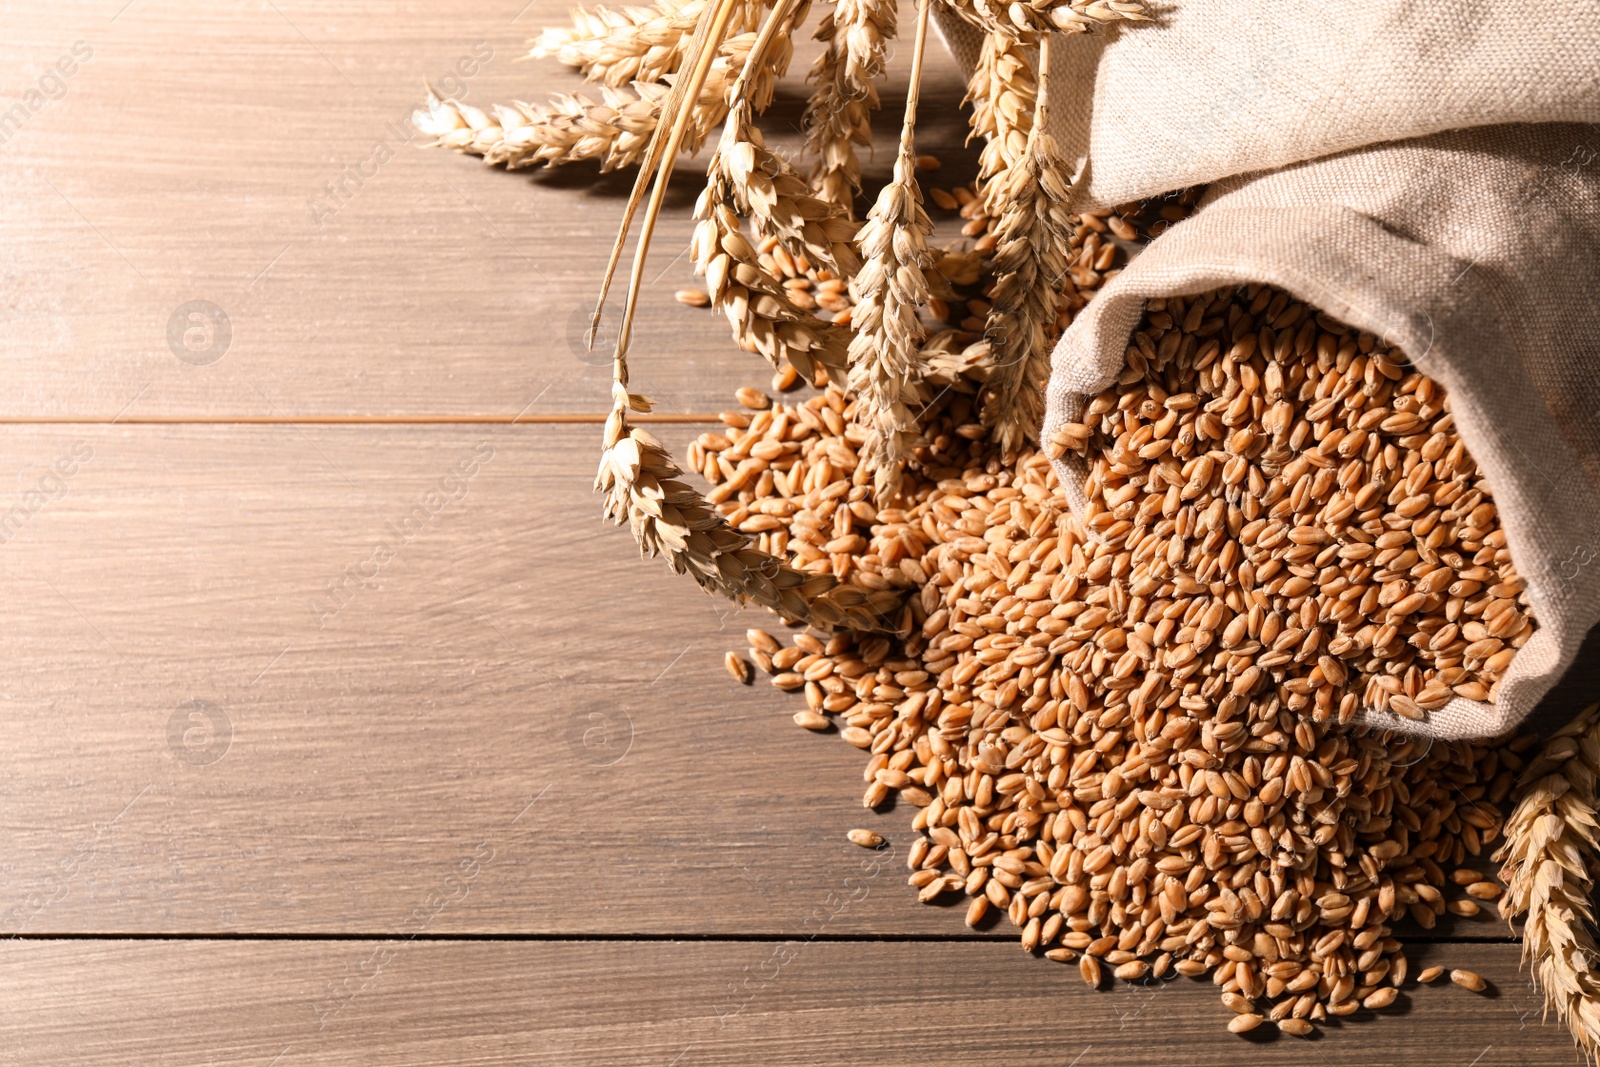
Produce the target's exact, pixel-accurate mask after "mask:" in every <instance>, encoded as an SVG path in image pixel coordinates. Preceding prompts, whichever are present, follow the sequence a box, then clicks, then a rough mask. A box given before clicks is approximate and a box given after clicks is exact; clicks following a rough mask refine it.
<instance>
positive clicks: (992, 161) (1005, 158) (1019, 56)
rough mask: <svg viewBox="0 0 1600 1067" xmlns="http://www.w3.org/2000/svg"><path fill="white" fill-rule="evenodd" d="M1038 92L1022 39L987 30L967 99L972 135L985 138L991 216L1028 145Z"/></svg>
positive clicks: (984, 189)
mask: <svg viewBox="0 0 1600 1067" xmlns="http://www.w3.org/2000/svg"><path fill="white" fill-rule="evenodd" d="M1037 96H1038V84H1037V81H1036V79H1035V76H1034V70H1033V63H1032V61H1031V60H1030V59H1029V58H1028V52H1027V49H1026V47H1025V46H1024V45H1023V44H1022V42H1021V41H1020V40H1019V39H1018V38H1017V37H1015V36H1013V35H1012V34H1007V33H987V34H984V36H983V43H982V45H981V46H980V47H979V50H978V62H977V64H976V65H975V66H974V67H973V70H972V77H971V79H970V80H969V81H968V83H967V97H966V101H965V102H967V103H970V104H971V105H972V119H971V122H972V133H973V136H981V137H983V139H984V145H983V150H982V151H981V152H980V153H979V155H978V179H979V183H980V185H981V194H982V196H983V200H984V205H985V213H986V214H988V215H990V216H994V215H998V214H999V213H1000V207H1001V205H1000V199H999V193H1000V188H1001V185H1002V182H1001V179H1002V178H1003V177H1004V176H1005V173H1006V171H1007V170H1008V169H1009V168H1010V167H1011V165H1012V164H1013V163H1014V162H1016V160H1017V159H1019V158H1021V156H1022V153H1023V151H1024V150H1025V149H1026V148H1027V144H1028V133H1029V132H1030V131H1031V130H1032V129H1033V112H1034V104H1035V100H1036V98H1037Z"/></svg>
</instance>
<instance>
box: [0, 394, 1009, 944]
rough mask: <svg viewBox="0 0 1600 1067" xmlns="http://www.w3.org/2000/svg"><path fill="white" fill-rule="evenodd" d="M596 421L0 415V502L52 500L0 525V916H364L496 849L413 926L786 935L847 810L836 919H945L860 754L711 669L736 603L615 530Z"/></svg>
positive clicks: (905, 833)
mask: <svg viewBox="0 0 1600 1067" xmlns="http://www.w3.org/2000/svg"><path fill="white" fill-rule="evenodd" d="M688 432H689V431H687V430H682V429H679V428H674V427H668V428H665V430H664V436H665V438H666V439H667V440H669V441H676V442H679V443H682V442H684V441H685V440H686V439H687V435H688ZM596 434H597V428H596V427H591V426H563V427H539V426H519V427H515V428H507V427H472V426H468V427H445V426H441V427H407V428H395V427H389V428H384V429H378V428H361V427H306V428H300V427H235V428H225V427H115V426H114V427H104V426H96V427H50V428H40V427H15V428H13V429H12V430H11V431H8V433H7V434H6V437H5V445H4V454H3V457H0V470H16V471H17V472H18V473H17V475H16V476H15V477H14V478H12V479H11V480H10V482H5V481H4V480H3V479H0V484H9V485H15V486H17V489H16V490H14V491H11V492H8V493H6V494H5V495H4V496H3V497H0V519H4V518H5V517H6V516H8V515H11V513H10V512H9V511H8V509H9V508H11V507H13V506H22V507H23V508H24V510H25V507H26V505H28V504H29V503H30V501H32V500H33V498H26V497H24V495H23V490H24V489H28V490H32V489H34V488H36V487H38V486H41V485H42V486H44V487H45V489H44V494H45V495H46V496H48V495H50V494H53V499H49V500H48V502H46V503H44V504H43V506H42V507H41V508H40V509H39V510H38V511H37V512H36V513H34V514H32V515H31V516H21V515H20V513H19V515H12V516H11V518H10V521H11V523H12V526H11V527H9V528H8V529H9V530H10V533H9V540H8V541H7V543H5V544H3V545H0V589H3V595H4V597H5V601H6V604H7V608H8V612H7V620H6V624H5V626H4V627H3V628H0V662H4V663H6V664H7V665H8V670H7V672H6V674H5V675H4V677H3V678H0V714H3V715H4V717H5V721H6V722H7V723H8V724H9V731H10V741H9V743H8V746H7V754H6V758H5V759H4V760H3V761H0V841H3V843H4V847H3V848H0V931H5V932H26V933H31V934H42V933H51V932H72V933H79V932H164V933H198V932H216V931H258V932H259V931H292V932H301V933H305V932H324V933H375V934H382V933H386V932H388V931H391V930H395V929H399V928H402V926H403V925H404V924H405V923H407V922H410V921H411V915H412V912H413V909H414V908H416V907H417V906H418V904H419V901H421V900H423V898H424V897H425V896H426V895H427V894H428V892H429V891H430V890H431V889H432V888H433V887H434V886H435V885H436V884H438V882H439V880H440V879H442V878H444V877H445V876H446V875H448V874H449V872H450V871H451V870H452V869H453V868H454V867H455V866H456V865H457V864H458V863H459V862H460V861H461V860H462V858H463V857H465V856H470V855H472V854H473V853H474V850H475V849H476V848H478V846H479V845H480V843H481V844H483V845H484V847H486V848H489V849H492V850H493V851H494V854H495V859H494V862H493V863H492V864H491V865H490V867H489V870H488V871H487V873H486V874H485V876H484V877H483V878H482V879H481V881H480V882H479V884H478V885H477V887H476V888H475V889H474V891H473V893H472V895H471V897H470V898H469V899H467V900H465V901H463V902H460V903H459V904H456V905H453V906H452V907H450V908H449V909H447V910H445V911H444V912H442V913H441V914H439V915H437V916H433V917H431V918H430V920H429V930H430V931H433V932H491V933H493V932H535V933H565V934H585V933H596V934H625V933H635V932H644V933H656V934H672V933H696V932H698V933H717V932H728V933H766V934H783V933H786V932H789V931H791V930H793V929H794V928H795V926H796V925H797V924H799V923H801V922H802V921H804V920H805V918H806V917H807V916H810V915H812V913H813V912H814V911H815V910H816V909H817V908H819V907H821V906H823V904H824V902H825V901H826V900H828V899H829V898H830V895H831V894H835V893H836V892H838V891H840V889H841V887H842V886H844V884H845V880H846V879H848V878H852V877H855V876H858V874H859V871H858V867H859V864H860V863H861V861H862V858H863V857H864V856H866V855H867V854H866V853H863V852H862V851H861V850H860V849H858V848H857V847H856V846H854V845H850V844H848V843H847V842H846V841H845V837H844V835H845V832H846V831H847V830H848V829H850V828H851V827H853V826H857V825H868V826H874V827H878V828H880V829H882V830H883V831H884V832H885V833H886V834H887V835H888V836H889V837H890V838H891V839H892V840H893V841H894V843H895V845H896V849H895V851H894V852H893V853H892V854H891V856H890V861H891V868H890V869H889V870H888V872H887V873H884V874H882V876H881V877H879V878H877V879H875V880H874V882H873V883H872V885H871V887H870V892H869V893H868V894H867V895H866V896H865V897H864V898H863V899H861V900H858V901H855V902H853V903H852V904H851V906H850V907H849V908H848V909H846V910H845V911H844V912H843V913H841V914H838V915H836V916H833V917H832V918H831V919H830V922H829V930H830V931H833V932H854V933H874V934H876V933H883V934H894V933H923V934H940V933H948V934H959V933H961V932H963V931H964V927H963V926H962V925H961V921H960V915H959V913H958V912H956V911H954V910H952V909H949V908H934V909H928V908H922V907H918V906H916V905H915V903H914V891H913V890H911V889H910V887H908V886H906V885H905V883H904V877H903V873H895V872H896V871H897V870H899V871H902V872H903V868H901V867H900V866H899V865H900V862H901V860H902V858H903V857H904V855H905V852H904V849H905V847H906V845H907V844H908V843H909V840H910V834H909V815H908V814H906V813H905V812H904V811H901V812H900V813H897V814H887V815H873V814H871V813H868V812H865V811H863V810H862V809H861V807H860V800H859V797H860V795H861V791H862V789H863V788H864V786H863V784H862V779H861V767H862V765H863V760H862V757H861V754H860V753H859V752H857V751H856V750H854V749H851V748H850V747H849V746H847V745H845V744H843V743H842V742H841V741H839V740H838V739H837V737H826V738H819V737H815V736H813V735H811V734H809V733H807V732H806V731H803V730H800V729H798V728H797V727H796V726H795V725H794V724H793V723H792V722H791V721H790V715H791V713H792V712H793V711H794V710H795V709H796V708H798V707H799V706H800V704H799V702H798V699H797V698H795V697H793V696H789V695H784V694H780V693H778V692H777V691H776V690H774V689H771V688H770V687H768V686H766V685H764V684H763V685H761V686H760V687H757V688H743V687H740V686H737V685H736V684H734V683H733V682H732V681H731V680H730V679H729V678H728V676H727V674H726V673H725V672H724V670H723V668H722V664H721V657H722V654H723V652H724V651H726V650H727V649H728V648H730V647H736V646H737V647H742V646H743V630H744V626H745V622H744V621H743V618H742V617H740V616H739V615H738V614H737V613H730V612H729V608H728V605H726V604H724V603H722V602H720V601H716V600H712V599H710V598H708V597H707V596H705V595H704V594H702V593H701V592H700V591H699V590H698V589H696V588H695V587H694V586H693V585H692V583H689V582H687V581H686V580H684V579H680V578H678V577H677V576H675V575H673V574H671V573H670V571H668V569H667V568H666V567H665V565H663V564H661V563H660V562H656V561H650V562H644V561H640V560H639V559H638V558H637V550H636V549H635V548H634V547H633V545H632V543H631V540H630V538H629V537H628V535H627V534H626V533H625V532H623V531H619V530H614V529H610V528H607V527H604V526H602V524H601V523H600V520H599V503H598V500H597V498H596V497H595V495H594V494H593V492H592V491H591V490H590V488H589V487H590V483H591V481H592V478H593V449H594V445H595V437H596ZM491 451H492V454H490V453H491ZM62 457H65V459H64V460H63V467H62V469H63V470H71V471H72V472H73V473H72V474H71V476H70V477H67V478H65V479H62V480H60V486H61V487H58V484H57V480H56V479H54V478H53V477H52V476H49V475H48V470H49V469H50V468H51V467H52V465H54V464H55V463H56V462H57V460H58V459H62ZM462 464H466V468H465V470H466V472H467V473H466V474H465V475H463V474H462V470H463V468H462V466H461V465H462ZM474 464H475V466H474ZM433 492H437V493H439V494H441V498H442V502H441V499H437V498H433V497H430V496H428V494H429V493H433ZM452 495H454V496H455V497H456V498H457V499H455V500H454V501H453V502H450V501H449V499H448V498H449V497H450V496H452ZM35 502H36V501H35ZM430 504H441V506H440V509H439V510H438V511H437V512H436V513H430V512H428V511H427V508H428V506H429V505H430ZM408 535H409V539H408ZM380 544H381V545H386V546H388V552H389V553H392V558H390V555H388V554H386V553H384V552H380V551H379V550H378V548H377V547H376V546H378V545H380ZM330 584H337V585H338V586H340V587H341V589H342V590H343V592H342V593H339V594H330V593H329V592H328V586H329V585H330ZM341 601H342V604H341ZM749 618H750V619H751V620H752V621H758V620H760V619H761V618H762V616H761V615H759V614H758V613H754V612H752V613H750V616H749ZM196 701H199V702H201V703H200V704H198V705H197V704H194V703H193V702H196ZM213 720H214V729H212V731H211V732H209V733H208V725H210V724H211V723H212V721H213ZM536 798H537V802H535V799H536ZM530 805H531V807H530ZM996 936H999V935H998V934H997V935H996Z"/></svg>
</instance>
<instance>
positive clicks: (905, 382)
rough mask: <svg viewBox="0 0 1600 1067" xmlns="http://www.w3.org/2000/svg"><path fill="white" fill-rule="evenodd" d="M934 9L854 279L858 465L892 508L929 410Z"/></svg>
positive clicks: (924, 10) (924, 19)
mask: <svg viewBox="0 0 1600 1067" xmlns="http://www.w3.org/2000/svg"><path fill="white" fill-rule="evenodd" d="M929 2H930V0H920V2H919V3H918V5H917V37H916V51H915V52H914V53H913V56H912V61H911V89H910V92H909V94H908V95H907V98H906V117H905V124H904V126H903V128H902V130H901V136H900V153H899V156H898V157H897V158H896V159H895V165H894V180H893V181H891V182H890V183H889V184H888V185H885V186H884V187H883V190H882V192H880V193H879V194H878V200H877V203H875V204H874V205H873V207H872V210H871V211H870V212H868V213H867V221H866V225H864V226H862V227H861V232H860V233H859V234H858V235H857V237H856V239H857V242H858V243H859V244H860V246H861V252H862V255H863V257H864V259H865V261H866V262H865V265H864V266H863V267H862V268H861V273H860V274H858V275H857V276H856V287H857V289H858V295H857V298H856V308H855V313H854V316H853V318H852V323H853V324H854V325H855V327H856V334H855V337H854V338H853V339H852V340H851V342H850V389H851V392H853V393H854V394H855V398H856V409H855V414H856V420H857V421H858V422H859V423H860V424H861V425H862V426H863V427H865V429H866V431H867V435H866V440H865V441H864V442H863V443H862V446H861V459H862V462H863V463H865V464H866V466H867V469H868V470H870V471H871V472H872V475H873V480H874V483H875V487H876V489H877V493H878V499H879V500H880V501H887V500H888V499H889V497H890V496H892V495H893V493H894V491H895V488H896V487H897V485H898V483H899V480H900V474H901V471H902V470H903V469H904V467H905V463H906V460H907V459H909V458H910V457H911V451H912V449H913V448H914V447H915V445H916V442H917V440H918V434H917V420H916V413H915V411H914V408H916V407H921V406H922V405H923V404H925V403H926V402H927V388H926V385H925V383H924V380H923V369H922V366H921V359H920V349H921V347H922V342H923V339H924V338H925V336H926V331H925V330H924V328H923V326H922V323H921V321H920V319H919V318H918V311H919V309H920V308H921V307H922V306H923V305H924V304H926V303H927V302H928V296H929V290H928V286H929V283H928V277H927V271H928V270H929V268H930V267H931V266H932V264H933V256H932V254H931V253H930V252H929V250H928V245H927V237H928V234H929V233H931V232H932V230H933V224H932V223H931V222H930V221H929V220H928V214H927V212H926V211H925V210H923V207H922V190H921V189H920V188H919V187H918V185H917V179H916V175H915V166H916V154H915V147H914V145H915V131H916V123H917V96H918V90H919V82H920V80H921V76H922V56H923V49H924V47H925V45H926V43H927V36H928V34H927V30H928V8H929Z"/></svg>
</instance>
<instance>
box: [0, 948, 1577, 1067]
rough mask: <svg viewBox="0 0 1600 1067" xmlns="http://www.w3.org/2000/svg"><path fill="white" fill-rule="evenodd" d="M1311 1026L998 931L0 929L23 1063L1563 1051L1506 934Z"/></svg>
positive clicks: (766, 1060)
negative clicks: (497, 938) (61, 936)
mask: <svg viewBox="0 0 1600 1067" xmlns="http://www.w3.org/2000/svg"><path fill="white" fill-rule="evenodd" d="M1424 959H1425V960H1426V961H1427V962H1429V963H1440V964H1444V965H1446V966H1450V965H1462V964H1470V965H1471V966H1473V967H1476V968H1478V969H1480V970H1481V971H1482V973H1483V974H1484V976H1485V977H1486V978H1488V979H1489V980H1490V982H1491V983H1492V984H1493V995H1490V996H1478V995H1475V994H1472V993H1468V992H1466V991H1464V990H1461V989H1457V988H1455V987H1452V986H1450V985H1449V984H1448V983H1445V984H1444V985H1442V986H1433V987H1421V988H1411V989H1408V990H1407V991H1406V992H1405V993H1404V994H1403V995H1402V996H1401V998H1400V1000H1399V1001H1398V1002H1397V1006H1396V1007H1395V1008H1394V1009H1390V1010H1387V1011H1385V1012H1383V1013H1382V1015H1383V1017H1382V1018H1375V1017H1374V1016H1373V1014H1372V1013H1360V1014H1357V1015H1356V1016H1352V1017H1351V1018H1349V1019H1347V1020H1344V1021H1342V1022H1339V1023H1337V1024H1333V1025H1329V1026H1328V1027H1327V1028H1326V1029H1325V1030H1323V1031H1322V1032H1321V1033H1320V1034H1319V1035H1318V1036H1317V1037H1316V1038H1315V1039H1313V1040H1310V1041H1306V1040H1302V1039H1299V1038H1290V1037H1285V1036H1282V1035H1265V1036H1262V1037H1260V1038H1259V1039H1256V1040H1247V1039H1244V1038H1240V1037H1235V1036H1234V1035H1232V1034H1229V1033H1227V1032H1226V1030H1225V1029H1224V1026H1225V1024H1226V1022H1227V1020H1228V1018H1230V1017H1231V1016H1230V1015H1229V1014H1228V1012H1227V1010H1226V1009H1225V1008H1223V1007H1222V1005H1221V1004H1220V1003H1219V1002H1218V1000H1217V996H1216V992H1215V990H1214V989H1213V988H1212V987H1211V986H1210V984H1209V983H1205V982H1196V981H1190V980H1187V979H1180V980H1177V981H1174V982H1170V983H1166V984H1164V985H1162V986H1160V987H1159V988H1155V987H1150V986H1134V985H1120V984H1119V985H1117V986H1116V987H1114V988H1113V989H1111V990H1109V991H1106V992H1099V993H1096V992H1092V991H1090V990H1088V989H1086V988H1084V986H1083V984H1082V983H1081V981H1080V980H1079V979H1078V976H1077V969H1076V968H1075V967H1070V966H1061V965H1058V964H1052V963H1049V962H1046V961H1041V960H1034V959H1030V958H1028V957H1026V956H1024V955H1023V954H1022V953H1020V952H1018V951H1017V950H1016V949H1015V948H1014V947H1012V946H1009V945H992V944H980V945H963V944H954V945H952V944H906V943H899V944H895V943H875V944H874V943H849V944H830V943H820V942H812V943H807V942H802V941H791V942H786V943H775V942H760V941H757V942H736V943H726V942H724V943H714V942H646V943H634V944H628V943H596V942H524V943H505V942H500V943H486V944H471V943H468V944H463V943H459V942H457V943H449V942H393V941H391V942H386V943H371V942H359V941H358V942H337V943H326V942H325V943H304V942H272V943H237V942H233V943H229V942H188V943H161V942H146V943H133V944H129V943H117V942H88V943H82V942H79V943H63V942H57V943H39V942H11V943H6V944H0V970H3V972H4V974H5V975H6V987H7V996H6V998H5V1003H4V1005H3V1006H0V1048H3V1049H6V1050H8V1051H9V1052H10V1053H11V1054H12V1057H13V1058H14V1060H15V1062H18V1063H28V1064H36V1063H69V1062H70V1063H72V1064H75V1065H79V1067H93V1065H100V1064H118V1065H121V1064H126V1063H138V1064H151V1065H157V1064H162V1065H164V1064H171V1065H178V1064H195V1063H206V1064H226V1065H234V1064H237V1065H240V1067H244V1065H251V1067H255V1065H266V1064H272V1065H274V1067H296V1065H299V1064H309V1063H316V1064H325V1065H342V1064H349V1065H362V1067H365V1065H368V1064H376V1063H381V1064H385V1065H393V1067H400V1065H417V1067H424V1065H426V1067H447V1065H458V1064H459V1065H468V1064H470V1065H473V1067H490V1065H498V1064H552V1065H555V1064H559V1065H561V1067H612V1065H618V1064H629V1065H633V1064H653V1065H660V1067H669V1065H670V1067H711V1065H728V1067H746V1065H748V1064H750V1063H762V1064H771V1065H778V1064H794V1065H796V1067H816V1065H819V1064H827V1065H830V1067H833V1065H837V1067H851V1065H858V1064H859V1065H861V1067H880V1065H882V1064H919V1065H924V1067H939V1065H951V1067H966V1065H970V1064H973V1063H995V1064H1005V1065H1007V1067H1035V1065H1037V1067H1064V1065H1067V1064H1080V1065H1088V1064H1095V1065H1096V1067H1119V1065H1128V1067H1135V1065H1137V1067H1146V1065H1149V1064H1158V1063H1172V1064H1183V1065H1185V1067H1237V1065H1239V1064H1250V1065H1252V1067H1288V1065H1317V1067H1345V1065H1349V1067H1370V1065H1371V1064H1374V1063H1382V1064H1385V1065H1397V1067H1398V1065H1406V1067H1412V1065H1418V1067H1420V1065H1428V1067H1512V1065H1515V1067H1535V1065H1539V1067H1543V1065H1560V1067H1568V1065H1570V1064H1573V1063H1575V1059H1574V1056H1573V1053H1572V1050H1571V1043H1570V1039H1569V1038H1568V1036H1567V1034H1566V1033H1565V1031H1564V1030H1562V1029H1561V1028H1560V1027H1559V1026H1556V1025H1554V1024H1541V1022H1540V1021H1539V1000H1538V998H1537V997H1536V996H1535V995H1534V994H1533V992H1532V991H1531V990H1530V989H1529V988H1528V985H1527V982H1526V979H1525V978H1523V977H1522V976H1521V975H1520V974H1518V972H1517V962H1516V949H1515V947H1513V946H1509V945H1497V946H1478V947H1475V948H1473V949H1471V950H1468V949H1465V948H1463V947H1461V946H1455V945H1441V946H1437V947H1434V948H1430V949H1429V950H1427V951H1426V952H1425V953H1424Z"/></svg>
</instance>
